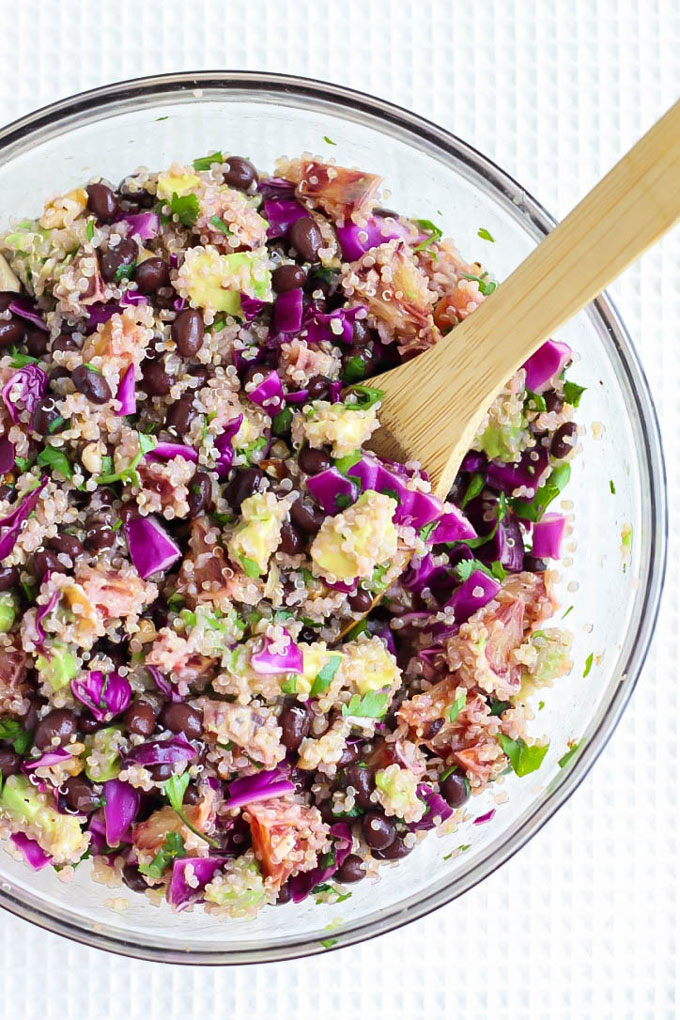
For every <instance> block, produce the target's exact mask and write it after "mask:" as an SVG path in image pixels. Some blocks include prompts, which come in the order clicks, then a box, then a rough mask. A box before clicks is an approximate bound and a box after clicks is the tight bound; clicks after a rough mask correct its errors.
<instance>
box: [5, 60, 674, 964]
mask: <svg viewBox="0 0 680 1020" xmlns="http://www.w3.org/2000/svg"><path fill="white" fill-rule="evenodd" d="M201 89H203V90H222V91H224V92H235V93H236V92H239V93H246V94H247V93H252V94H253V96H254V97H256V95H257V93H258V92H266V93H267V94H269V95H271V94H275V95H276V94H278V95H281V98H282V100H283V99H286V98H287V99H288V100H290V99H291V97H295V98H297V99H299V100H300V103H301V104H304V101H305V100H320V101H324V102H326V103H329V104H331V105H334V106H337V107H338V108H339V109H342V110H357V109H359V110H361V111H362V112H363V113H365V114H368V115H370V116H372V117H374V118H377V119H378V120H381V121H383V122H385V121H386V122H388V123H389V124H390V125H391V126H392V127H394V128H396V129H400V130H402V131H405V132H407V133H408V134H409V135H411V136H412V137H413V138H414V141H415V140H417V139H418V138H420V139H422V140H426V141H427V142H428V143H429V144H430V145H433V146H434V147H436V148H438V149H439V150H441V151H442V152H444V153H445V154H447V155H451V156H454V157H455V158H456V159H457V160H458V161H460V162H463V163H464V164H466V165H467V166H468V167H469V168H470V170H472V171H474V173H475V174H477V175H478V176H481V177H482V178H484V180H485V181H486V183H487V184H488V185H490V186H491V188H493V190H494V191H495V192H497V193H498V194H499V197H501V198H505V199H506V200H507V199H510V200H512V198H513V197H514V196H515V195H516V194H517V192H518V190H520V191H521V193H522V199H523V205H522V212H523V214H524V216H525V218H526V219H527V220H528V221H529V222H530V223H531V224H532V226H533V227H534V228H535V230H536V231H537V233H538V234H539V235H540V236H544V235H545V234H547V233H549V232H550V230H552V228H553V227H554V226H555V224H556V220H555V219H554V218H553V217H552V216H551V215H550V214H549V213H548V212H547V211H546V210H545V209H544V208H543V206H542V205H541V204H540V203H539V202H537V201H536V199H535V198H533V197H532V195H531V194H530V193H528V192H527V191H526V190H525V189H524V188H523V187H522V186H521V185H519V184H518V182H517V181H515V180H514V178H512V177H511V176H510V175H509V174H507V173H506V172H505V171H504V170H502V169H501V168H500V167H499V166H497V165H496V164H495V163H494V162H493V161H492V160H490V159H488V158H487V157H486V156H484V155H483V154H482V153H480V152H478V151H477V150H476V149H474V148H473V147H472V146H471V145H468V144H467V143H466V142H464V141H463V140H462V139H460V138H458V137H457V136H456V135H453V134H451V133H450V132H448V131H446V130H444V129H443V128H441V127H439V126H438V125H437V124H434V123H433V122H431V121H428V120H426V119H425V118H424V117H421V116H419V115H417V114H415V113H412V112H410V111H409V110H406V109H404V108H402V107H400V106H397V105H396V104H394V103H389V102H386V101H385V100H383V99H379V98H377V97H374V96H370V95H367V94H366V93H363V92H359V91H356V90H354V89H350V88H346V87H344V86H341V85H334V84H331V83H329V82H322V81H318V80H315V79H311V78H304V77H300V76H297V75H284V74H276V73H270V72H262V71H222V70H216V71H208V70H203V71H196V72H191V71H185V72H178V73H172V74H161V75H151V76H148V77H143V78H134V79H130V80H127V81H122V82H115V83H113V84H111V85H106V86H102V87H100V88H96V89H90V90H88V91H86V92H80V93H77V94H76V95H73V96H70V97H68V98H66V99H63V100H59V101H58V102H56V103H51V104H50V105H48V106H44V107H42V108H40V109H38V110H36V111H34V112H33V113H30V114H27V115H26V116H24V117H21V118H19V119H18V120H15V121H13V122H12V123H10V124H8V125H7V126H6V127H4V128H2V129H0V153H4V152H6V151H7V150H8V149H11V148H13V147H14V146H15V145H16V144H17V143H22V142H25V141H26V139H27V138H30V137H36V136H39V135H40V134H41V132H43V131H49V132H50V133H51V131H53V130H54V128H55V127H56V126H57V125H58V124H59V123H60V122H63V121H66V120H68V119H69V118H72V117H74V116H77V115H78V114H83V115H84V114H87V117H88V119H89V120H91V119H92V118H93V115H94V114H95V113H96V112H97V111H99V112H100V114H102V115H106V111H107V110H108V111H111V112H112V113H115V112H116V110H115V107H116V106H117V105H118V104H120V103H121V101H122V100H126V101H130V100H132V101H135V100H140V101H144V100H145V101H146V102H149V101H150V100H152V99H153V97H154V96H157V97H158V98H161V96H162V98H163V100H164V101H165V102H167V101H168V100H171V99H172V98H173V94H174V93H176V94H177V96H176V98H178V99H179V98H180V96H181V94H182V93H185V94H186V93H187V92H191V93H193V94H194V96H195V97H196V98H199V97H198V96H196V90H201ZM588 311H589V314H590V315H591V317H592V318H594V319H599V321H600V326H604V327H605V329H606V330H607V332H608V334H609V336H610V338H611V340H612V341H613V344H614V347H615V349H616V352H617V355H618V359H619V363H620V365H621V367H622V368H623V369H624V370H625V374H626V375H627V378H628V382H629V385H630V386H631V390H632V392H633V394H634V397H635V414H634V416H633V417H634V418H635V419H637V423H638V424H639V426H640V433H641V442H642V448H643V450H644V454H645V457H646V461H647V468H648V471H649V477H650V479H651V483H652V484H651V493H650V497H651V501H650V506H651V518H650V520H649V521H648V522H647V525H648V531H647V536H646V541H645V550H644V553H645V556H644V562H643V563H642V564H641V573H642V576H643V578H644V577H646V579H647V580H646V584H644V585H641V587H640V596H639V598H640V601H641V610H642V611H641V613H640V617H639V619H640V623H639V626H638V630H637V634H636V635H635V638H636V640H635V641H634V643H633V645H632V648H633V650H632V653H631V655H630V657H629V659H628V662H627V663H626V664H625V666H624V672H623V679H622V681H621V683H620V684H618V685H617V688H616V690H615V693H614V696H613V697H612V699H611V701H610V703H609V705H608V707H607V710H606V712H605V714H604V715H603V718H602V721H601V724H600V726H599V728H598V729H597V730H596V732H595V733H594V734H593V737H592V739H591V740H590V741H589V743H588V744H587V746H585V747H584V748H583V750H582V751H581V753H580V754H579V755H578V757H577V758H576V760H575V761H574V763H573V764H572V766H571V768H569V769H566V770H565V772H564V774H563V775H562V776H561V777H560V778H559V780H558V782H557V783H556V785H555V787H554V789H553V790H552V792H551V794H550V796H549V797H547V798H546V799H545V800H543V801H542V802H539V803H537V806H536V808H535V810H533V811H532V812H531V814H530V815H529V816H528V817H527V818H526V819H525V820H524V822H523V823H522V824H521V825H520V826H518V828H517V829H516V830H515V831H514V832H512V833H511V834H510V835H509V836H508V838H507V839H506V841H505V842H504V843H503V844H502V845H501V846H500V847H498V848H497V849H496V850H495V851H494V852H492V853H491V854H489V856H488V857H486V858H485V859H484V860H482V861H480V862H478V863H477V864H475V865H473V866H471V867H470V868H469V869H468V870H466V871H463V872H461V873H460V874H458V875H457V876H456V878H455V880H453V881H452V882H451V883H450V884H449V885H447V886H446V887H445V888H443V889H441V890H439V891H436V892H434V893H431V894H429V895H427V896H424V897H423V898H422V899H421V900H420V901H419V902H418V903H417V904H415V905H413V906H411V907H409V908H408V909H407V910H403V909H399V908H395V909H393V910H391V911H390V910H389V909H388V910H386V912H385V916H383V917H381V918H379V919H377V920H374V921H371V922H366V923H359V924H357V925H354V926H350V927H349V928H348V929H347V930H346V931H344V932H338V933H337V941H336V944H335V945H334V946H333V948H335V949H340V948H342V947H344V946H348V945H352V944H354V943H357V942H362V941H364V940H366V939H369V938H372V937H375V936H377V935H381V934H384V933H386V932H389V931H392V930H394V929H396V928H400V927H402V926H403V925H405V924H408V923H410V922H411V921H415V920H417V919H418V918H421V917H423V916H424V915H426V914H428V913H430V911H432V910H436V909H438V908H439V907H442V906H444V905H445V904H447V903H449V902H451V901H452V900H454V899H456V898H457V897H458V896H460V895H462V894H463V893H464V892H467V891H468V890H469V889H471V888H472V887H473V886H474V885H476V884H477V883H478V882H481V881H482V880H483V879H484V878H486V877H487V876H488V875H490V874H492V873H493V872H494V871H496V869H497V868H499V867H500V866H501V865H502V864H504V863H505V862H506V861H507V860H509V859H510V857H512V856H513V855H514V854H515V853H517V851H518V850H519V849H521V847H522V846H524V844H525V843H527V842H528V840H529V839H531V838H532V836H534V835H535V834H536V833H537V832H538V831H539V830H540V829H541V828H542V827H543V825H545V823H546V822H547V821H548V820H549V819H550V818H551V817H552V815H553V814H554V813H555V812H556V811H557V810H558V808H560V807H561V805H562V804H564V802H565V801H566V800H567V799H568V798H569V797H570V796H571V795H572V794H573V793H574V791H575V790H576V789H577V787H578V786H579V785H580V784H581V782H582V781H583V779H584V778H585V776H586V775H587V773H588V772H589V771H590V769H591V768H592V766H593V765H594V763H595V761H596V760H597V758H598V757H599V755H600V754H601V753H602V751H603V750H604V748H605V746H606V744H607V742H608V740H609V738H610V737H611V735H612V733H613V732H614V730H615V728H616V726H617V725H618V722H619V720H620V718H621V715H622V713H623V711H624V709H625V707H626V705H627V703H628V700H629V699H630V696H631V694H632V692H633V690H634V688H635V685H636V683H637V680H638V677H639V675H640V672H641V669H642V666H643V664H644V661H645V658H646V655H647V652H648V649H649V645H650V643H651V640H652V637H653V634H654V628H655V626H656V620H657V616H658V611H659V605H660V601H661V595H662V592H663V585H664V579H665V569H666V555H667V542H668V508H667V491H666V471H665V464H664V457H663V448H662V442H661V434H660V430H659V423H658V419H657V415H656V411H655V408H654V404H653V401H652V396H651V393H650V389H649V385H648V382H647V379H646V377H645V374H644V370H643V369H642V366H641V364H640V360H639V358H638V355H637V353H636V351H635V349H634V347H633V344H632V341H631V338H630V336H629V334H628V332H627V330H626V327H625V326H624V324H623V322H622V320H621V318H620V316H619V314H618V312H617V310H616V308H615V306H614V304H613V303H612V301H611V300H610V298H609V297H608V296H607V295H606V294H603V295H601V296H600V297H599V298H597V299H596V300H595V301H593V302H592V304H591V305H590V306H589V308H588ZM0 906H1V907H3V908H4V909H6V910H8V911H9V912H11V913H13V914H15V915H16V916H17V917H21V918H23V919H24V920H27V921H30V922H32V923H33V924H36V925H38V926H39V927H41V928H44V929H45V930H47V931H51V932H54V933H56V934H59V935H63V936H65V937H67V938H70V939H72V940H74V941H76V942H80V943H82V944H84V945H87V946H94V947H96V948H98V949H104V950H107V951H109V952H115V953H118V954H120V955H124V956H130V957H135V958H138V959H142V960H154V961H158V962H166V963H183V964H190V965H196V964H203V965H235V964H243V963H263V962H275V961H277V960H285V959H296V958H300V957H304V956H312V955H315V954H317V953H320V952H324V951H326V950H325V949H324V948H323V947H322V946H321V945H320V944H319V942H318V941H317V940H316V939H311V938H310V939H302V940H300V941H299V942H297V943H294V944H289V945H286V946H281V947H277V948H275V949H273V950H271V951H267V950H266V949H264V950H257V951H251V950H243V951H241V950H237V951H235V950H233V949H230V950H228V951H225V952H221V951H217V952H213V951H203V950H198V951H193V950H192V951H190V952H184V953H180V952H174V951H168V949H167V948H166V947H160V946H158V947H153V946H150V945H148V944H146V945H144V946H140V945H137V944H135V943H134V942H132V941H127V940H123V939H121V938H116V937H113V936H111V935H109V934H106V933H104V932H97V931H92V930H88V929H86V928H84V927H80V926H79V925H77V924H75V923H73V922H71V921H68V920H65V919H63V918H58V917H54V916H53V915H52V914H50V913H48V912H47V911H44V910H42V909H40V908H39V907H35V906H33V905H31V904H27V903H23V902H21V901H20V900H19V899H18V898H16V897H14V896H12V895H11V894H8V893H6V892H5V891H3V890H2V889H0Z"/></svg>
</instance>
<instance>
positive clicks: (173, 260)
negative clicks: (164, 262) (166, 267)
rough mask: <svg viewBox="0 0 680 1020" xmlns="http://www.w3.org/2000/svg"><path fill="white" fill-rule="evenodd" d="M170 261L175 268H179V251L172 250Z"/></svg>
mask: <svg viewBox="0 0 680 1020" xmlns="http://www.w3.org/2000/svg"><path fill="white" fill-rule="evenodd" d="M168 262H169V263H170V265H171V266H172V268H173V269H177V268H178V266H179V255H178V253H177V252H176V251H171V252H170V255H169V256H168Z"/></svg>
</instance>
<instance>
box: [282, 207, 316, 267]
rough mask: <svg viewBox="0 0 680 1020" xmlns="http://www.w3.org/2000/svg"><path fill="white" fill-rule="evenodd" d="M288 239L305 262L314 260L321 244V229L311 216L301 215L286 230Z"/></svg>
mask: <svg viewBox="0 0 680 1020" xmlns="http://www.w3.org/2000/svg"><path fill="white" fill-rule="evenodd" d="M288 240H289V241H290V243H291V245H292V246H293V248H295V250H296V252H297V253H298V254H299V255H300V256H301V257H302V258H303V259H304V260H305V262H316V257H317V255H318V252H319V248H320V247H321V244H322V239H321V231H320V230H319V228H318V227H317V225H316V223H315V222H314V220H313V219H312V218H311V216H302V217H301V218H300V219H299V220H296V221H295V223H294V224H293V225H292V227H291V228H290V230H289V231H288Z"/></svg>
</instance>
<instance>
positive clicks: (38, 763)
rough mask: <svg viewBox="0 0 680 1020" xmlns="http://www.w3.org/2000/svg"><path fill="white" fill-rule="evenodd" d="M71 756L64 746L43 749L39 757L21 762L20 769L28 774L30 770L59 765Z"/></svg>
mask: <svg viewBox="0 0 680 1020" xmlns="http://www.w3.org/2000/svg"><path fill="white" fill-rule="evenodd" d="M72 757H73V755H72V754H71V752H70V751H67V750H66V748H65V747H55V748H53V750H51V751H45V752H44V754H41V755H40V757H39V758H34V759H33V760H32V761H25V762H22V764H21V771H22V772H23V773H24V774H25V775H27V776H30V774H31V772H35V770H36V769H47V768H50V766H52V765H60V764H61V763H62V762H64V761H67V760H68V759H69V758H72Z"/></svg>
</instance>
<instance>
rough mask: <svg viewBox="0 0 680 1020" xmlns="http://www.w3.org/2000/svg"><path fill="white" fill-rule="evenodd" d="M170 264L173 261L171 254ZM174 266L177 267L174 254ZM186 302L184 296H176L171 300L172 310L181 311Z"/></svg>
mask: <svg viewBox="0 0 680 1020" xmlns="http://www.w3.org/2000/svg"><path fill="white" fill-rule="evenodd" d="M172 264H173V262H172V255H171V256H170V265H172ZM176 268H177V257H176V256H175V269H176ZM187 304H188V302H187V299H186V298H183V297H176V298H175V300H174V301H173V302H172V308H173V311H175V312H183V311H184V309H185V308H186V306H187Z"/></svg>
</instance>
